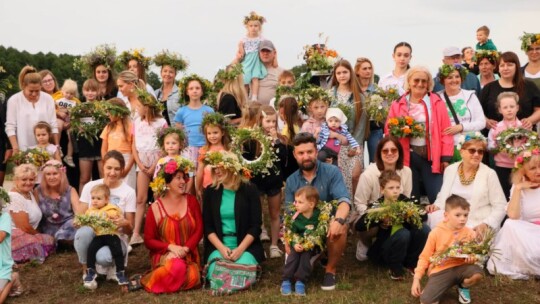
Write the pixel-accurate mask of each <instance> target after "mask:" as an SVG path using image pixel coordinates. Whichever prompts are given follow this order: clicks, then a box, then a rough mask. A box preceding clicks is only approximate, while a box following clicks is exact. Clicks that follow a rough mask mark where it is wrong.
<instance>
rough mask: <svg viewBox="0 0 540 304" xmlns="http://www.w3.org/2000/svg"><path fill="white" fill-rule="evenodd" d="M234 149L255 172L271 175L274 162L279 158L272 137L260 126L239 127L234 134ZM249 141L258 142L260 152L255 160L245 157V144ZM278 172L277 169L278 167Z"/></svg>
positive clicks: (243, 162)
mask: <svg viewBox="0 0 540 304" xmlns="http://www.w3.org/2000/svg"><path fill="white" fill-rule="evenodd" d="M232 138H233V142H232V149H233V152H234V153H235V154H236V155H238V158H239V159H240V162H241V163H242V164H244V165H245V166H246V167H247V168H248V169H249V170H250V171H252V172H253V174H260V175H269V174H270V169H272V168H273V167H274V162H275V161H277V160H278V157H277V155H276V154H275V153H274V149H272V146H273V143H272V138H271V137H268V136H266V135H265V134H264V132H263V131H262V130H261V129H260V128H244V129H237V130H236V131H235V132H234V134H233V135H232ZM249 141H256V142H257V152H258V154H259V153H260V154H259V156H258V157H256V158H255V159H253V160H249V159H245V158H244V157H243V153H244V144H246V142H249ZM275 169H276V172H279V171H277V168H275Z"/></svg>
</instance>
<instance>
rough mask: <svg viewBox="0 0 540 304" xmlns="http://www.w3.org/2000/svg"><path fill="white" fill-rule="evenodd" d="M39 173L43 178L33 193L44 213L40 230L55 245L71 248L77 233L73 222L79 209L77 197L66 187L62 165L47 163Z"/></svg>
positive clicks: (68, 186) (73, 190)
mask: <svg viewBox="0 0 540 304" xmlns="http://www.w3.org/2000/svg"><path fill="white" fill-rule="evenodd" d="M40 170H41V171H42V172H43V179H42V181H41V184H40V185H39V186H38V187H37V188H36V190H35V193H37V195H36V196H37V197H38V201H39V208H40V209H41V212H42V214H43V217H42V218H41V222H40V223H39V231H41V232H43V233H46V234H48V235H51V236H53V237H54V239H55V240H56V242H57V243H58V244H61V243H64V244H65V245H72V244H73V239H74V238H75V231H76V229H75V227H73V219H74V217H75V214H77V213H78V210H80V208H81V207H80V203H79V195H78V194H77V191H76V190H75V189H74V188H73V187H71V186H70V185H69V183H68V181H67V178H66V171H65V167H64V165H62V163H61V162H59V161H57V160H49V161H48V162H47V163H45V165H44V166H43V167H41V169H40Z"/></svg>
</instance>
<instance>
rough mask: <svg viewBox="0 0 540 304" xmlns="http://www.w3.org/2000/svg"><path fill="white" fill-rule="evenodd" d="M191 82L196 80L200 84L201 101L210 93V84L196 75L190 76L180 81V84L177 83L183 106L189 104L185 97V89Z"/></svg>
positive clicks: (187, 97) (187, 98)
mask: <svg viewBox="0 0 540 304" xmlns="http://www.w3.org/2000/svg"><path fill="white" fill-rule="evenodd" d="M193 80H197V81H198V82H199V83H200V84H201V87H202V91H203V93H202V96H201V101H203V100H206V98H207V97H208V94H209V93H210V90H211V89H212V83H211V82H210V81H208V80H207V79H204V78H202V77H201V76H199V75H197V74H191V75H188V76H186V77H184V78H182V79H180V82H178V89H179V91H180V100H182V101H183V103H184V104H188V103H189V96H187V87H188V84H189V83H190V82H191V81H193ZM181 103H182V102H181Z"/></svg>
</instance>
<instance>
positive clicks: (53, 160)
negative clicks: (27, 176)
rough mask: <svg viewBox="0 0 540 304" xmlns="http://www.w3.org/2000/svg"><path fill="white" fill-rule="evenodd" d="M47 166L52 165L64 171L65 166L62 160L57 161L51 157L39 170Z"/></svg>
mask: <svg viewBox="0 0 540 304" xmlns="http://www.w3.org/2000/svg"><path fill="white" fill-rule="evenodd" d="M47 167H54V168H56V169H58V170H60V171H62V172H66V167H65V166H64V165H63V164H62V162H60V161H57V160H56V159H51V160H49V161H47V162H46V163H45V164H44V165H43V166H41V167H40V168H39V171H42V172H43V170H45V168H47Z"/></svg>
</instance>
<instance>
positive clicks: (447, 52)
mask: <svg viewBox="0 0 540 304" xmlns="http://www.w3.org/2000/svg"><path fill="white" fill-rule="evenodd" d="M443 55H444V57H452V56H455V55H461V50H460V49H459V48H458V47H455V46H449V47H447V48H445V49H444V51H443Z"/></svg>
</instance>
